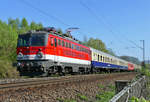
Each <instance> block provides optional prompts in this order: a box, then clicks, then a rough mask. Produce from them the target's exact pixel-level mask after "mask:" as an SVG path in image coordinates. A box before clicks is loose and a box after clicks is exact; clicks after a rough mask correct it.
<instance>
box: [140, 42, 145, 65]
mask: <svg viewBox="0 0 150 102" xmlns="http://www.w3.org/2000/svg"><path fill="white" fill-rule="evenodd" d="M141 41H142V43H143V48H142V50H143V65H144V67H145V40H141Z"/></svg>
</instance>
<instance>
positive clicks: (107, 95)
mask: <svg viewBox="0 0 150 102" xmlns="http://www.w3.org/2000/svg"><path fill="white" fill-rule="evenodd" d="M98 87H99V88H100V90H101V91H100V92H99V94H97V95H96V99H97V100H96V102H109V100H110V99H111V98H112V97H113V96H114V95H115V86H114V85H112V84H109V85H107V86H106V87H104V86H103V85H101V84H99V85H98ZM106 88H107V90H106Z"/></svg>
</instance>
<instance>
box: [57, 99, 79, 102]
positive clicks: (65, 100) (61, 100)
mask: <svg viewBox="0 0 150 102" xmlns="http://www.w3.org/2000/svg"><path fill="white" fill-rule="evenodd" d="M57 100H58V101H59V102H77V101H76V100H74V99H62V98H57Z"/></svg>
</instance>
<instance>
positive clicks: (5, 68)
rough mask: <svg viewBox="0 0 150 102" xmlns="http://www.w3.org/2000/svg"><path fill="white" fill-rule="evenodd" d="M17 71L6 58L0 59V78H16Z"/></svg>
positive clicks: (17, 75)
mask: <svg viewBox="0 0 150 102" xmlns="http://www.w3.org/2000/svg"><path fill="white" fill-rule="evenodd" d="M16 77H19V73H18V72H17V70H16V68H14V67H12V63H11V62H10V61H8V60H3V61H2V60H0V78H16Z"/></svg>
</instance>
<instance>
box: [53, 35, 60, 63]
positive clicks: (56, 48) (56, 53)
mask: <svg viewBox="0 0 150 102" xmlns="http://www.w3.org/2000/svg"><path fill="white" fill-rule="evenodd" d="M57 46H58V44H57V39H56V38H54V62H58V61H59V60H58V58H59V57H58V47H57Z"/></svg>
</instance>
